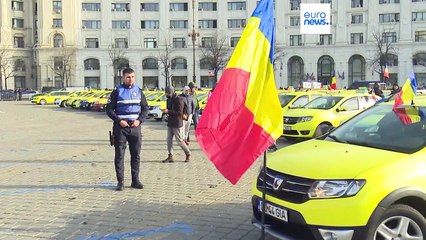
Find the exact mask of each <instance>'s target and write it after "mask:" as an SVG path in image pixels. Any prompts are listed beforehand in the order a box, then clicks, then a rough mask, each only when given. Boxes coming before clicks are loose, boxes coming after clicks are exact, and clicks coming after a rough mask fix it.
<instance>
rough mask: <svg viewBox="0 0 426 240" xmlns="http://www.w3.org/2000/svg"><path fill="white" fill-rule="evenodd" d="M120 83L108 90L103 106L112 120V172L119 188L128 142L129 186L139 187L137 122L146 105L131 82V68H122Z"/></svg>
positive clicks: (139, 150)
mask: <svg viewBox="0 0 426 240" xmlns="http://www.w3.org/2000/svg"><path fill="white" fill-rule="evenodd" d="M122 80H123V83H122V84H120V85H118V86H117V87H116V89H114V91H112V92H111V95H110V98H109V100H108V104H107V107H106V113H107V115H108V116H109V117H110V118H111V119H112V120H113V121H114V124H113V135H114V147H115V158H114V163H115V172H116V175H117V182H118V183H117V188H116V190H117V191H122V190H123V178H124V153H125V150H126V144H127V142H128V143H129V150H130V156H131V158H130V165H131V171H132V184H131V187H132V188H136V189H143V185H142V183H141V182H140V181H139V165H140V163H139V162H140V152H141V145H142V135H141V127H140V124H141V123H143V122H144V120H145V119H146V117H147V115H148V104H147V102H146V99H145V95H144V94H143V92H142V91H141V89H139V87H138V86H136V84H135V71H134V70H133V69H131V68H127V69H124V70H123V77H122Z"/></svg>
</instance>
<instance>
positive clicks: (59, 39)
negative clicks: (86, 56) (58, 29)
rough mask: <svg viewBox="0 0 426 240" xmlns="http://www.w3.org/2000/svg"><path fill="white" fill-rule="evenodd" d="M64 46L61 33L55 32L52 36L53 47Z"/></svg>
mask: <svg viewBox="0 0 426 240" xmlns="http://www.w3.org/2000/svg"><path fill="white" fill-rule="evenodd" d="M63 46H64V38H63V37H62V35H61V34H55V36H53V47H54V48H61V47H63Z"/></svg>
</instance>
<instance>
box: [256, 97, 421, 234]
mask: <svg viewBox="0 0 426 240" xmlns="http://www.w3.org/2000/svg"><path fill="white" fill-rule="evenodd" d="M263 191H264V193H265V194H266V197H265V198H263V197H262V192H263ZM252 192H253V196H252V207H253V216H254V217H253V223H254V224H255V225H256V226H257V227H260V226H261V221H262V220H261V219H262V215H263V216H264V222H263V223H265V224H266V225H267V226H268V227H267V228H266V231H267V232H269V233H271V234H272V235H274V236H276V237H279V238H282V239H303V240H310V239H314V240H324V239H334V240H382V239H394V240H397V239H399V240H406V239H417V240H422V239H426V98H425V97H422V98H418V99H416V100H415V101H414V105H402V106H400V107H398V108H396V109H395V110H394V109H393V103H383V104H378V105H375V106H374V107H372V108H369V109H367V110H365V111H363V112H361V113H360V114H358V115H357V116H355V117H353V118H351V119H350V120H348V121H347V122H345V123H344V124H343V125H341V126H340V127H338V128H336V129H334V130H333V131H332V132H329V133H327V134H326V135H324V136H322V137H321V138H317V139H312V140H309V141H304V142H301V143H298V144H294V145H291V146H288V147H285V148H282V149H280V150H278V151H277V152H275V153H272V154H270V155H269V157H268V160H267V163H266V166H264V167H262V170H261V171H260V173H259V175H258V177H257V179H256V180H255V181H254V182H253V188H252ZM264 199H266V201H264ZM262 213H263V214H262Z"/></svg>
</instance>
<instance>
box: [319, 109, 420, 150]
mask: <svg viewBox="0 0 426 240" xmlns="http://www.w3.org/2000/svg"><path fill="white" fill-rule="evenodd" d="M425 114H426V107H414V106H403V107H400V108H398V109H396V110H395V111H394V110H393V105H389V104H383V105H376V106H375V107H373V108H370V109H367V110H366V111H364V112H362V113H361V114H359V115H357V116H355V117H354V118H352V119H351V120H349V121H347V122H346V123H344V124H343V125H341V126H340V127H338V128H336V129H335V130H334V131H333V132H331V133H330V134H328V135H327V136H326V137H325V140H328V141H336V142H343V143H348V144H353V145H359V146H365V147H371V148H378V149H383V150H389V151H395V152H401V153H409V154H411V153H414V152H417V151H419V150H421V149H423V148H424V147H425V146H426V127H425V126H426V117H425Z"/></svg>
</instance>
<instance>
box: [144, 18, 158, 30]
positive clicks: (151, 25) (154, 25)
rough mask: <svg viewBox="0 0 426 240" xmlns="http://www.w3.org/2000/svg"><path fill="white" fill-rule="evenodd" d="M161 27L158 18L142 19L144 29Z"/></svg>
mask: <svg viewBox="0 0 426 240" xmlns="http://www.w3.org/2000/svg"><path fill="white" fill-rule="evenodd" d="M159 27H160V21H158V20H148V21H141V28H142V29H158V28H159Z"/></svg>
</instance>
